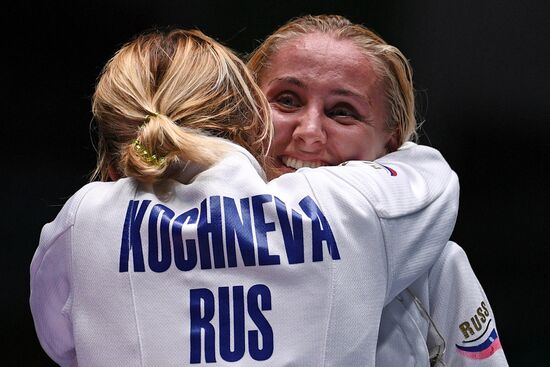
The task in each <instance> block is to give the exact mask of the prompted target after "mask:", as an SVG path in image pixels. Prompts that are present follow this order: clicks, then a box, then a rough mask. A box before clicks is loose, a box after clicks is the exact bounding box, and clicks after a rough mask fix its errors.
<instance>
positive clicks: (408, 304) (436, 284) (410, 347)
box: [376, 242, 508, 367]
mask: <svg viewBox="0 0 550 367" xmlns="http://www.w3.org/2000/svg"><path fill="white" fill-rule="evenodd" d="M437 355H439V358H437ZM430 356H433V357H434V358H432V365H434V366H450V367H505V366H508V362H507V361H506V356H505V355H504V351H503V349H502V346H501V344H500V337H499V334H498V331H497V328H496V321H495V315H494V313H493V310H492V309H491V306H490V304H489V301H488V299H487V296H486V295H485V292H484V291H483V288H482V287H481V284H480V283H479V281H478V279H477V277H476V276H475V274H474V271H473V269H472V267H471V266H470V262H469V261H468V257H467V256H466V253H465V252H464V250H463V249H462V248H461V247H460V246H458V245H457V244H456V243H454V242H449V243H448V244H447V246H445V249H444V250H443V252H442V253H441V256H440V257H439V259H437V261H436V263H435V264H434V266H433V267H432V268H431V269H430V271H429V272H427V273H426V274H424V275H423V276H422V277H420V278H419V279H418V280H417V281H416V282H414V283H413V284H412V285H411V286H410V287H409V288H408V289H407V290H405V291H403V292H402V293H401V294H399V295H398V296H397V297H396V298H395V299H394V300H393V301H391V302H390V303H389V304H388V305H387V306H386V307H385V308H384V311H383V312H382V322H381V325H380V334H379V340H378V350H377V355H376V365H377V366H383V367H402V366H408V367H429V366H430ZM436 362H437V363H436ZM441 362H443V363H441Z"/></svg>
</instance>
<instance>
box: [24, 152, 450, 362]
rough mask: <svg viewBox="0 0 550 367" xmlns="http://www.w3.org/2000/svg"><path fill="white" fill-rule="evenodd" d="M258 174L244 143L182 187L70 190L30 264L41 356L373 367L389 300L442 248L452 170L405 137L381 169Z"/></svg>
mask: <svg viewBox="0 0 550 367" xmlns="http://www.w3.org/2000/svg"><path fill="white" fill-rule="evenodd" d="M382 165H383V166H382ZM392 170H393V171H392ZM391 172H394V173H395V172H396V173H397V175H392V173H391ZM260 174H261V171H259V168H258V167H257V163H256V162H255V161H254V160H253V158H252V157H251V156H250V154H248V153H247V152H245V151H243V150H242V149H239V151H238V152H235V153H232V154H230V155H229V156H228V157H226V158H225V159H223V160H222V161H221V162H220V163H219V164H217V165H215V166H214V167H212V168H210V169H207V170H205V171H204V172H202V173H200V174H198V175H197V176H196V177H195V178H194V179H192V180H189V181H185V182H179V181H172V182H170V184H168V185H164V186H163V187H158V186H156V187H152V186H147V185H139V184H138V183H137V182H136V181H134V180H132V179H121V180H118V181H117V182H114V183H104V182H96V183H91V184H88V185H86V186H85V187H83V188H82V189H81V190H79V191H78V192H77V193H76V194H75V195H74V196H73V197H72V198H71V199H69V200H68V202H67V203H66V204H65V206H64V207H63V209H62V210H61V212H60V213H59V215H58V216H57V218H56V219H55V220H54V221H53V222H52V223H49V224H47V225H45V226H44V229H43V231H42V234H41V238H40V244H39V246H38V249H37V251H36V253H35V256H34V258H33V261H32V264H31V298H30V304H31V310H32V313H33V317H34V320H35V327H36V331H37V334H38V337H39V339H40V342H41V344H42V346H43V348H44V349H45V351H46V352H47V353H48V354H49V355H50V357H51V358H52V359H53V360H55V361H56V362H57V363H59V364H60V365H62V366H71V365H78V366H182V365H189V364H197V365H216V366H255V365H262V366H266V365H269V366H303V367H307V366H372V365H374V361H375V351H376V344H377V338H378V326H379V324H380V316H381V312H382V308H383V306H384V305H385V304H387V303H388V302H389V301H390V300H391V299H392V298H393V296H394V295H396V294H399V292H401V291H403V290H404V289H405V288H406V287H407V286H409V285H410V284H411V283H412V282H413V281H415V280H416V279H417V278H418V277H419V276H420V275H421V274H423V273H426V272H427V271H428V269H429V268H430V266H431V265H432V264H433V262H434V261H435V260H436V258H437V257H438V255H439V254H440V252H441V251H442V249H443V247H444V246H445V243H446V242H447V240H448V239H449V236H450V234H451V232H452V229H453V227H454V223H455V219H456V214H457V206H458V180H457V177H456V175H455V174H454V172H453V171H452V170H451V169H450V167H449V166H448V165H447V163H446V162H445V161H444V159H443V158H442V157H441V155H440V154H439V153H438V152H437V151H435V150H434V149H431V148H428V147H422V146H417V145H414V144H413V145H410V146H409V147H408V148H407V149H402V150H399V151H398V152H395V153H392V154H389V155H388V156H386V157H384V159H383V160H380V161H379V163H372V162H350V163H348V164H346V165H345V166H342V167H323V168H318V169H301V170H299V171H298V172H296V173H293V174H287V175H284V176H282V177H281V178H279V179H276V180H274V181H272V182H270V183H268V184H267V183H265V182H264V180H263V179H262V178H261V176H260ZM184 176H185V175H182V176H181V177H184ZM148 200H150V202H148ZM325 218H326V220H325ZM210 223H212V224H210ZM235 233H236V234H237V235H235ZM231 243H233V244H234V247H233V246H231V245H230V244H231ZM302 244H303V251H302V250H301V248H302ZM164 245H166V247H164ZM140 248H141V249H142V258H143V264H142V265H143V269H142V271H140V266H141V264H140V256H139V249H140ZM184 248H185V249H186V250H184ZM233 248H234V249H235V250H234V251H230V250H231V249H233ZM125 249H126V250H125ZM218 250H220V251H218ZM193 251H196V256H195V257H194V256H193ZM250 251H252V252H250ZM302 254H303V258H302V256H301V255H302ZM193 259H195V260H196V262H195V263H194V262H193V261H192V260H193ZM247 262H248V264H247ZM208 263H210V266H208ZM227 325H231V326H230V327H229V328H228V327H227ZM243 325H244V326H243ZM193 343H194V344H193ZM207 359H208V361H207ZM214 361H215V363H214Z"/></svg>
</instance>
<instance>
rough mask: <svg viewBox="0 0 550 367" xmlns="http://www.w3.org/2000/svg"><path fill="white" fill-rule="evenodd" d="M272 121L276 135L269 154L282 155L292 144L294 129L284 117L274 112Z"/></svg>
mask: <svg viewBox="0 0 550 367" xmlns="http://www.w3.org/2000/svg"><path fill="white" fill-rule="evenodd" d="M272 121H273V129H274V134H273V141H272V143H271V149H270V151H269V154H270V155H272V156H276V155H278V154H281V153H282V152H283V151H284V150H285V148H286V147H287V146H288V145H289V144H290V141H291V140H292V127H291V124H290V123H288V121H285V119H284V117H282V116H281V114H280V113H277V112H276V111H273V114H272Z"/></svg>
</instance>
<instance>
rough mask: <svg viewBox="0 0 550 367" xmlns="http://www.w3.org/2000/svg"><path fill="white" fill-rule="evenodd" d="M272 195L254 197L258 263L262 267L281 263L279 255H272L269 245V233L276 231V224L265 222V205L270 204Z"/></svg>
mask: <svg viewBox="0 0 550 367" xmlns="http://www.w3.org/2000/svg"><path fill="white" fill-rule="evenodd" d="M272 199H273V197H272V196H271V195H256V196H253V197H252V208H253V210H254V227H255V229H256V241H257V243H258V263H259V264H260V265H277V264H280V263H281V261H280V259H279V255H271V254H270V253H269V247H268V244H267V232H273V231H275V223H274V222H269V223H266V222H265V216H264V208H263V204H264V203H269V202H271V200H272Z"/></svg>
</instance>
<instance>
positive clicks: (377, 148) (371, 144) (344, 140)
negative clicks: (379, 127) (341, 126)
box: [335, 130, 386, 161]
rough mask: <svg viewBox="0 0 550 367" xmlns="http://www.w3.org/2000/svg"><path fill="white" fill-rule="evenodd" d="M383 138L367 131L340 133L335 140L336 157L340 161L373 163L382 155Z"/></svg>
mask: <svg viewBox="0 0 550 367" xmlns="http://www.w3.org/2000/svg"><path fill="white" fill-rule="evenodd" d="M385 138H386V137H385V136H379V135H375V134H373V133H372V131H367V130H360V131H353V130H350V131H345V132H342V131H340V133H339V134H338V136H337V137H336V139H335V142H336V145H335V147H336V150H337V155H338V156H339V158H340V159H341V160H342V161H346V160H363V161H373V160H375V159H377V158H379V157H380V156H382V155H384V153H385V152H384V146H385Z"/></svg>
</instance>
